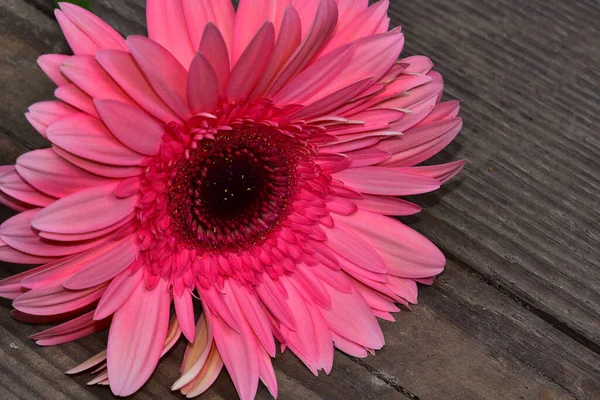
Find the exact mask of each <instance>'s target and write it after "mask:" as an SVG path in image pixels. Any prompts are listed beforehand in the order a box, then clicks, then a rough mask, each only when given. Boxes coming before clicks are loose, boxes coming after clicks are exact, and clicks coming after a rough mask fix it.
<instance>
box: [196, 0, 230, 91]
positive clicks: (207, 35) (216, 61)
mask: <svg viewBox="0 0 600 400" xmlns="http://www.w3.org/2000/svg"><path fill="white" fill-rule="evenodd" d="M225 1H228V0H225ZM187 3H190V4H191V3H192V2H187ZM187 3H186V4H187ZM199 52H200V53H202V54H203V55H204V57H205V58H206V59H207V60H208V62H209V63H210V65H211V67H212V69H213V71H214V73H215V75H216V76H217V80H218V88H219V93H225V88H226V87H227V80H228V79H229V74H230V73H231V66H230V62H229V53H228V52H227V44H226V43H225V39H224V38H223V35H222V33H221V32H219V29H218V28H217V27H216V26H215V25H214V24H213V23H212V22H210V23H208V24H207V25H206V28H205V29H204V33H203V34H202V39H201V41H200V48H199Z"/></svg>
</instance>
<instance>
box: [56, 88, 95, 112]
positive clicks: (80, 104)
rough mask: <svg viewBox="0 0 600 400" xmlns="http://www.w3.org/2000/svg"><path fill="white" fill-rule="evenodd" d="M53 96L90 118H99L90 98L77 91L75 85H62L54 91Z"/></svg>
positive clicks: (79, 90)
mask: <svg viewBox="0 0 600 400" xmlns="http://www.w3.org/2000/svg"><path fill="white" fill-rule="evenodd" d="M54 96H56V98H58V99H61V100H62V101H64V102H65V103H67V104H69V105H71V106H73V107H75V108H77V109H79V110H81V111H83V112H85V113H87V114H89V115H91V116H92V117H96V118H99V116H98V113H97V112H96V107H95V106H94V102H93V100H92V98H91V97H90V96H88V95H87V94H86V93H85V92H83V91H82V90H81V89H79V87H78V86H77V85H74V84H72V83H69V84H66V85H62V86H60V87H59V88H58V89H56V90H55V91H54Z"/></svg>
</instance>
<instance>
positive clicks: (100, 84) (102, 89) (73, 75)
mask: <svg viewBox="0 0 600 400" xmlns="http://www.w3.org/2000/svg"><path fill="white" fill-rule="evenodd" d="M60 70H61V71H62V73H63V74H65V75H66V76H67V77H68V78H69V79H70V80H71V81H73V83H74V84H76V85H77V86H79V88H80V89H81V90H83V91H84V92H85V93H87V94H88V95H89V96H91V97H92V98H95V99H112V100H118V101H122V102H124V103H128V104H131V105H135V103H134V102H133V101H132V100H131V99H130V98H129V96H127V95H126V94H125V92H123V90H122V89H121V88H120V87H119V85H117V84H116V83H115V81H113V80H112V78H111V77H110V76H109V75H108V74H107V73H106V72H105V71H104V69H102V67H101V66H100V64H98V62H97V61H96V59H95V58H94V56H72V57H69V58H67V59H66V60H65V61H63V63H62V66H61V68H60Z"/></svg>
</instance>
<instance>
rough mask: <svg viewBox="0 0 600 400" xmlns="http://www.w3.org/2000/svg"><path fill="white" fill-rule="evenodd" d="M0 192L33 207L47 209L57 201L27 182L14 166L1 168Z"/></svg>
mask: <svg viewBox="0 0 600 400" xmlns="http://www.w3.org/2000/svg"><path fill="white" fill-rule="evenodd" d="M21 157H23V156H21ZM0 191H1V192H3V193H5V194H7V195H8V196H10V197H12V198H14V199H15V200H18V201H20V202H23V203H25V204H27V205H31V206H39V207H45V206H47V205H49V204H52V203H53V202H54V201H56V199H55V198H53V197H50V196H48V195H45V194H44V193H41V192H40V191H38V190H37V189H36V188H34V187H33V186H31V185H30V184H29V183H27V182H25V181H24V180H23V178H21V176H20V175H19V174H17V172H16V170H15V167H13V166H12V165H11V166H6V167H0Z"/></svg>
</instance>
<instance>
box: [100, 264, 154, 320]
mask: <svg viewBox="0 0 600 400" xmlns="http://www.w3.org/2000/svg"><path fill="white" fill-rule="evenodd" d="M143 276H144V268H139V269H138V270H137V271H136V272H135V273H134V274H130V273H129V272H128V271H125V272H122V273H121V274H120V275H118V276H117V277H116V278H114V279H113V280H112V282H111V283H110V284H109V285H108V287H107V288H106V292H104V295H103V296H102V298H101V299H100V302H99V303H98V307H96V313H95V314H94V319H97V320H100V319H104V318H107V317H109V316H110V315H112V314H113V313H115V312H116V311H117V310H118V309H120V308H121V306H122V305H123V304H125V302H126V301H127V300H128V299H129V297H130V296H131V294H132V293H133V292H134V290H136V288H138V287H139V286H143V285H144V284H143V282H142V278H143Z"/></svg>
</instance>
